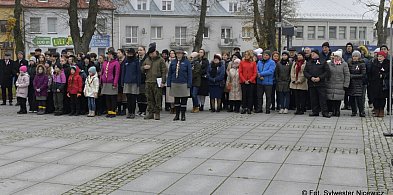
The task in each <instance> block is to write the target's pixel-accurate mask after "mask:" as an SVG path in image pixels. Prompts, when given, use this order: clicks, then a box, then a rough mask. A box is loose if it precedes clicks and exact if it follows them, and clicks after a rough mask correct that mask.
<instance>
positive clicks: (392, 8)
mask: <svg viewBox="0 0 393 195" xmlns="http://www.w3.org/2000/svg"><path fill="white" fill-rule="evenodd" d="M389 20H390V22H391V23H392V22H393V1H390V16H389Z"/></svg>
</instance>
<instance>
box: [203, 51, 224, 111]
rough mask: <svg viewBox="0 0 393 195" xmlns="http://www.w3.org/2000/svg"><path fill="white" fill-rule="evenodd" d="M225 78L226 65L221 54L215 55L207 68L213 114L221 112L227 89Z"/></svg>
mask: <svg viewBox="0 0 393 195" xmlns="http://www.w3.org/2000/svg"><path fill="white" fill-rule="evenodd" d="M224 76H225V63H224V62H223V61H222V60H221V55H220V54H215V55H214V57H213V61H212V62H211V63H210V64H209V66H208V68H207V78H208V79H209V94H210V108H211V112H220V111H221V98H222V94H223V93H224V87H225V81H224Z"/></svg>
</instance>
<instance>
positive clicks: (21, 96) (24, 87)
mask: <svg viewBox="0 0 393 195" xmlns="http://www.w3.org/2000/svg"><path fill="white" fill-rule="evenodd" d="M19 72H20V74H19V76H18V80H17V81H16V86H17V88H16V98H17V100H18V104H19V106H20V110H19V112H18V114H27V108H26V100H27V99H26V98H27V94H28V91H29V84H30V77H29V74H28V73H27V67H26V66H22V67H20V68H19Z"/></svg>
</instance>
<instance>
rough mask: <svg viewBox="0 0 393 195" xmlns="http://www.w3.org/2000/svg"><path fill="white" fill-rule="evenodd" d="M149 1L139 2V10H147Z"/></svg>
mask: <svg viewBox="0 0 393 195" xmlns="http://www.w3.org/2000/svg"><path fill="white" fill-rule="evenodd" d="M146 5H147V0H137V10H147V8H146Z"/></svg>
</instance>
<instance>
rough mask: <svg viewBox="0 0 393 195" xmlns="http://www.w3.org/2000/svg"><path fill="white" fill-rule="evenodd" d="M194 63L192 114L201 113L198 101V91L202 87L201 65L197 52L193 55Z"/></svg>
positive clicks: (192, 64)
mask: <svg viewBox="0 0 393 195" xmlns="http://www.w3.org/2000/svg"><path fill="white" fill-rule="evenodd" d="M191 57H192V62H191V67H192V87H191V97H192V106H193V108H192V111H191V113H198V112H199V101H198V90H199V87H200V86H201V82H202V77H201V64H200V60H199V54H198V53H197V52H192V53H191Z"/></svg>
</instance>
